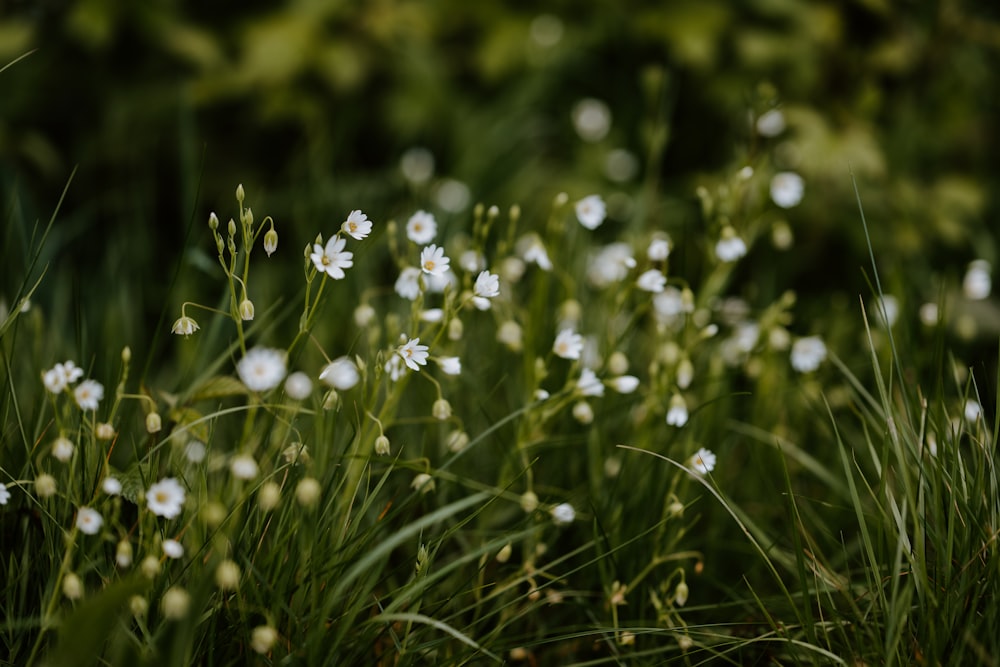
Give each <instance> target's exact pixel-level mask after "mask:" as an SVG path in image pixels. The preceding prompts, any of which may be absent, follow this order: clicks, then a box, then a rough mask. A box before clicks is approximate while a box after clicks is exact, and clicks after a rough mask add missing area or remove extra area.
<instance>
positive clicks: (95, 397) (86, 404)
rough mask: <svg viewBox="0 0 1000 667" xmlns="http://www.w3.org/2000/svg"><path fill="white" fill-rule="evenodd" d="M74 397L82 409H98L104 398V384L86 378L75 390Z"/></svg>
mask: <svg viewBox="0 0 1000 667" xmlns="http://www.w3.org/2000/svg"><path fill="white" fill-rule="evenodd" d="M73 398H75V399H76V404H77V405H79V406H80V409H81V410H96V409H97V404H98V403H100V401H101V399H102V398H104V386H103V385H102V384H101V383H100V382H98V381H97V380H84V381H83V382H81V383H80V384H78V385H77V386H76V389H74V390H73Z"/></svg>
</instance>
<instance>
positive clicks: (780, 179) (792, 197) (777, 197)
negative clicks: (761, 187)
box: [771, 171, 806, 208]
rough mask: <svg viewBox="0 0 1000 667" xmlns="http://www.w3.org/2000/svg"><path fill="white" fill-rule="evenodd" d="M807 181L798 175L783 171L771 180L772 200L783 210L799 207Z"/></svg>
mask: <svg viewBox="0 0 1000 667" xmlns="http://www.w3.org/2000/svg"><path fill="white" fill-rule="evenodd" d="M805 187H806V185H805V181H803V180H802V177H801V176H799V175H798V174H796V173H794V172H791V171H782V172H779V173H777V174H775V175H774V178H772V179H771V200H772V201H774V203H775V204H777V205H778V206H780V207H781V208H792V207H793V206H798V204H799V202H801V201H802V195H803V194H804V193H805Z"/></svg>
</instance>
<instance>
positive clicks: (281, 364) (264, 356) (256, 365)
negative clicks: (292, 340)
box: [236, 347, 286, 392]
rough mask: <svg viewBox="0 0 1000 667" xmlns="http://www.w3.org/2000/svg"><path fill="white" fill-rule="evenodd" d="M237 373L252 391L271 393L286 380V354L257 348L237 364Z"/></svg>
mask: <svg viewBox="0 0 1000 667" xmlns="http://www.w3.org/2000/svg"><path fill="white" fill-rule="evenodd" d="M236 372H237V373H238V374H239V376H240V380H242V381H243V384H245V385H246V387H247V389H249V390H250V391H259V392H265V391H270V390H271V389H274V388H275V387H277V386H278V385H279V384H280V383H281V381H282V380H283V379H284V378H285V373H286V367H285V353H284V352H283V351H281V350H275V349H273V348H269V347H255V348H253V349H251V350H249V351H247V354H246V356H245V357H243V358H242V359H240V361H239V363H237V364H236Z"/></svg>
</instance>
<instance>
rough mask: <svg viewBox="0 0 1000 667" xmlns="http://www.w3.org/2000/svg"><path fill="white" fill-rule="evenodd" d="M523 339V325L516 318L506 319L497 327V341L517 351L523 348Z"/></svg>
mask: <svg viewBox="0 0 1000 667" xmlns="http://www.w3.org/2000/svg"><path fill="white" fill-rule="evenodd" d="M522 339H523V332H522V330H521V325H520V324H518V323H517V322H515V321H514V320H506V321H505V322H503V323H501V324H500V326H499V327H497V342H499V343H503V344H504V345H506V346H507V347H509V348H510V349H511V350H513V351H515V352H518V351H520V350H521V346H522V344H523V340H522Z"/></svg>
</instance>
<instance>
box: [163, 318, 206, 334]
mask: <svg viewBox="0 0 1000 667" xmlns="http://www.w3.org/2000/svg"><path fill="white" fill-rule="evenodd" d="M198 329H199V327H198V323H197V322H195V321H194V318H191V317H188V316H187V315H181V316H180V317H178V318H177V321H176V322H174V326H172V327H171V328H170V332H171V333H175V334H177V335H178V336H190V335H191V334H193V333H194V332H195V331H197V330H198Z"/></svg>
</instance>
